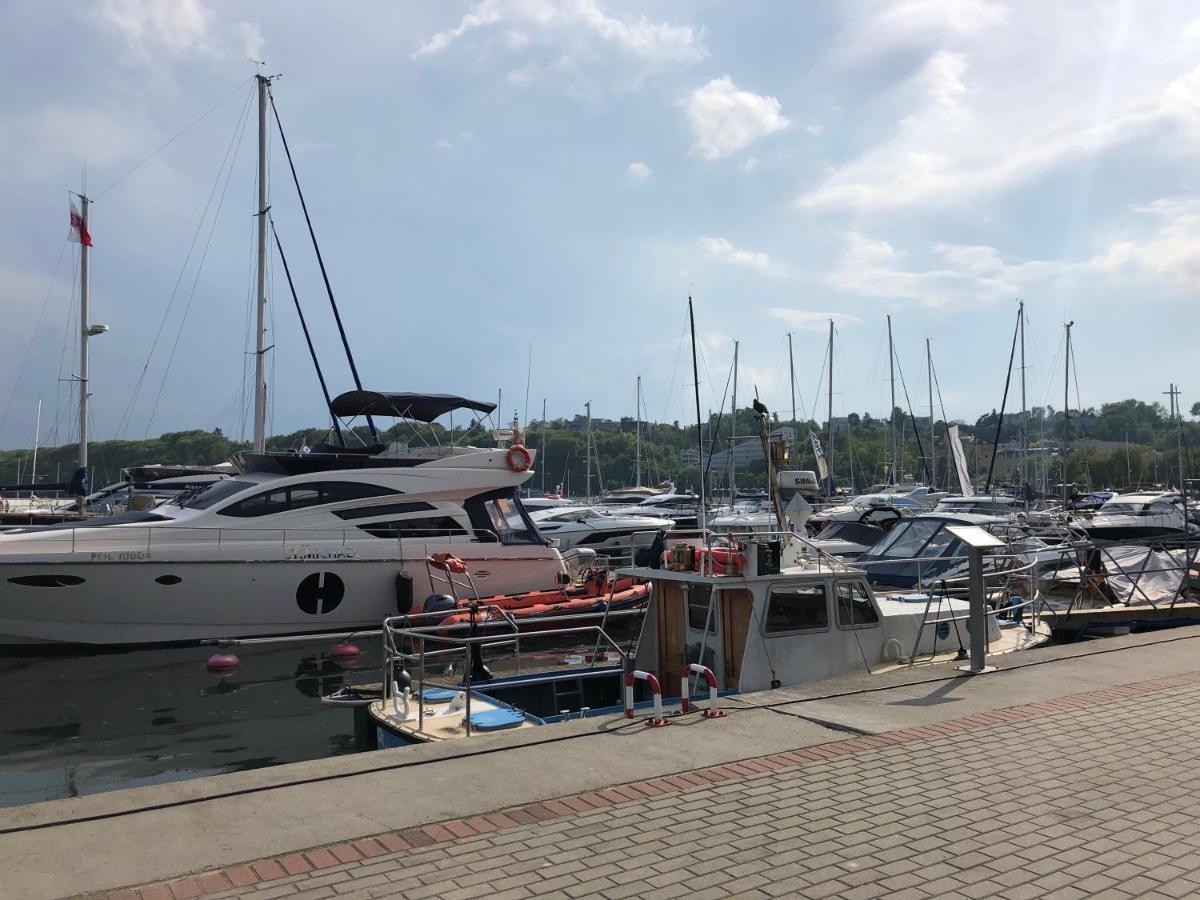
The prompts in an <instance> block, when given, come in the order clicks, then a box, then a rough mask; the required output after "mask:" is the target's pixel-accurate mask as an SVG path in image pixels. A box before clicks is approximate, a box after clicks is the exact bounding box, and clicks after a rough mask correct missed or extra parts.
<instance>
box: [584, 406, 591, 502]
mask: <svg viewBox="0 0 1200 900" xmlns="http://www.w3.org/2000/svg"><path fill="white" fill-rule="evenodd" d="M583 406H584V408H585V409H586V410H587V502H588V506H591V505H592V401H591V400H589V401H588V402H587V403H585V404H583Z"/></svg>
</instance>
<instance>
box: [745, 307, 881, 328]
mask: <svg viewBox="0 0 1200 900" xmlns="http://www.w3.org/2000/svg"><path fill="white" fill-rule="evenodd" d="M767 315H768V316H770V317H771V318H772V319H778V320H779V321H781V322H783V323H784V324H786V325H787V326H788V328H790V329H792V331H825V330H827V329H828V328H829V320H830V319H833V322H834V324H835V325H857V324H859V323H860V322H861V321H862V319H860V318H859V317H858V316H852V315H850V313H840V312H811V311H809V310H806V309H791V308H790V307H783V306H773V307H771V308H770V309H768V310H767Z"/></svg>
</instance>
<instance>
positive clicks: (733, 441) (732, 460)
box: [729, 341, 741, 509]
mask: <svg viewBox="0 0 1200 900" xmlns="http://www.w3.org/2000/svg"><path fill="white" fill-rule="evenodd" d="M740 344H741V342H740V341H734V342H733V402H732V407H731V408H730V416H729V507H730V509H732V508H733V504H734V501H735V499H736V498H737V454H736V453H734V448H735V447H736V446H737V408H738V407H737V382H738V347H739V345H740Z"/></svg>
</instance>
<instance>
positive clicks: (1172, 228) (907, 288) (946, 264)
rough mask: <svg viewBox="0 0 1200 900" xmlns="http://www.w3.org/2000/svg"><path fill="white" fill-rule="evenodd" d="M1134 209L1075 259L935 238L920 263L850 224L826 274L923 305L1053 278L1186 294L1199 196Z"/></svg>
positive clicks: (971, 299) (1193, 266)
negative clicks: (1017, 256) (1131, 220)
mask: <svg viewBox="0 0 1200 900" xmlns="http://www.w3.org/2000/svg"><path fill="white" fill-rule="evenodd" d="M1134 212H1135V213H1136V214H1137V215H1138V217H1139V221H1137V222H1136V224H1135V225H1134V226H1133V227H1131V228H1127V229H1126V230H1125V231H1123V232H1121V233H1118V234H1114V235H1110V236H1109V237H1108V238H1106V239H1105V240H1104V241H1103V242H1102V246H1101V248H1100V249H1099V250H1098V252H1096V253H1095V254H1093V255H1092V256H1089V257H1086V258H1082V259H1075V260H1013V259H1006V258H1005V257H1004V256H1003V255H1002V254H1001V253H1000V251H999V250H997V249H996V248H995V247H988V246H982V245H966V244H950V243H939V244H933V245H932V246H930V247H928V248H925V249H926V251H927V252H928V255H929V258H930V260H931V261H930V263H928V264H926V265H924V266H921V265H915V264H912V263H911V262H910V255H909V253H907V252H905V251H903V250H897V249H896V248H895V247H893V246H892V245H891V244H890V243H888V242H887V241H884V240H879V239H874V238H870V237H867V236H865V235H863V234H861V233H858V232H854V231H850V232H847V233H846V234H845V235H844V246H843V250H842V253H841V255H840V256H839V258H838V259H837V261H836V262H835V264H834V266H833V268H832V270H831V272H830V273H829V275H828V276H827V277H826V281H827V283H829V284H830V285H831V286H833V287H834V288H836V289H837V290H839V291H842V292H843V293H846V294H850V295H854V296H859V297H873V298H877V299H881V300H903V301H914V302H916V303H918V304H919V305H921V306H927V307H951V306H972V305H977V304H980V303H985V304H986V303H993V302H996V301H999V300H1010V299H1012V298H1014V297H1017V296H1030V295H1037V294H1039V293H1040V294H1043V295H1045V294H1046V293H1048V292H1049V290H1050V287H1051V285H1053V284H1054V283H1055V282H1076V283H1079V284H1081V285H1084V286H1090V287H1089V289H1094V290H1097V291H1099V290H1110V291H1111V290H1114V289H1116V290H1126V291H1141V292H1146V293H1153V295H1155V296H1159V297H1162V296H1175V297H1188V296H1190V294H1191V292H1192V291H1193V290H1194V287H1195V285H1196V283H1197V280H1198V279H1200V200H1195V199H1192V198H1179V197H1170V198H1164V199H1160V200H1157V201H1155V202H1153V203H1150V204H1147V205H1144V206H1141V207H1138V208H1137V209H1135V210H1134Z"/></svg>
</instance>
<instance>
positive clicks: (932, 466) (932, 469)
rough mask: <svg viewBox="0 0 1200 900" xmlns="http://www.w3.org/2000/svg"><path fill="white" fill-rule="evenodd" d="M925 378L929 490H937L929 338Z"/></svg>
mask: <svg viewBox="0 0 1200 900" xmlns="http://www.w3.org/2000/svg"><path fill="white" fill-rule="evenodd" d="M925 378H926V380H927V381H928V382H929V481H930V485H929V489H930V490H931V491H936V490H937V454H936V453H934V446H933V438H934V432H933V352H932V351H931V350H930V349H929V338H925Z"/></svg>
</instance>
